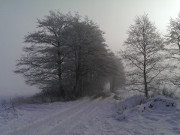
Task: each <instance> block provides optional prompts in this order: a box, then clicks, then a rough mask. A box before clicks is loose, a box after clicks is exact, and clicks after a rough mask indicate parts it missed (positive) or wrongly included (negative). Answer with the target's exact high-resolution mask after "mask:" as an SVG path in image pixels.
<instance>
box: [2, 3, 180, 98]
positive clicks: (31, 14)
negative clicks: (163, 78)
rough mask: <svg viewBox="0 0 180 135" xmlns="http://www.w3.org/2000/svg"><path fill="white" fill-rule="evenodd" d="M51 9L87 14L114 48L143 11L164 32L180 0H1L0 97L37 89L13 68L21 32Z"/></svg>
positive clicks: (116, 48) (20, 42)
mask: <svg viewBox="0 0 180 135" xmlns="http://www.w3.org/2000/svg"><path fill="white" fill-rule="evenodd" d="M50 10H58V11H60V12H62V13H67V12H68V11H71V12H76V11H77V12H79V14H80V15H82V16H88V17H89V18H90V19H92V20H93V21H94V22H95V23H97V24H98V25H99V26H100V28H101V29H102V30H103V31H104V32H105V35H104V36H105V39H106V42H107V44H108V45H109V48H110V49H112V50H113V51H114V52H116V51H118V50H120V49H121V46H122V43H123V41H124V40H125V39H126V37H127V35H126V33H127V30H128V27H129V26H130V25H131V24H133V23H134V19H135V17H136V16H139V15H143V14H144V13H147V14H148V15H149V18H150V20H151V21H152V22H153V23H154V24H155V25H156V27H157V28H158V30H159V32H160V33H162V34H165V33H166V29H167V25H168V23H169V19H170V17H172V18H176V17H177V15H178V13H179V11H180V0H0V97H1V96H4V95H11V96H12V95H25V94H26V95H27V94H32V93H34V92H36V91H37V88H35V87H28V86H27V85H25V83H24V78H23V77H22V76H19V75H15V74H14V73H13V72H12V71H13V70H14V69H15V64H16V60H17V59H18V58H19V57H20V55H21V54H22V47H23V46H24V45H25V44H24V43H23V38H24V36H25V35H26V34H27V33H28V32H32V31H34V30H35V28H36V22H37V18H40V19H41V18H43V16H45V15H48V13H49V11H50Z"/></svg>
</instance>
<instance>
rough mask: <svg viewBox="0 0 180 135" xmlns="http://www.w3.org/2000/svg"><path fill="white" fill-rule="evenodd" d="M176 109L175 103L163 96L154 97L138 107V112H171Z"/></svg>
mask: <svg viewBox="0 0 180 135" xmlns="http://www.w3.org/2000/svg"><path fill="white" fill-rule="evenodd" d="M175 107H176V101H175V100H173V99H172V98H168V97H165V96H155V97H153V98H150V99H148V100H147V101H146V103H145V104H143V105H141V106H139V107H138V108H139V109H138V110H140V111H142V112H144V111H172V110H174V109H175Z"/></svg>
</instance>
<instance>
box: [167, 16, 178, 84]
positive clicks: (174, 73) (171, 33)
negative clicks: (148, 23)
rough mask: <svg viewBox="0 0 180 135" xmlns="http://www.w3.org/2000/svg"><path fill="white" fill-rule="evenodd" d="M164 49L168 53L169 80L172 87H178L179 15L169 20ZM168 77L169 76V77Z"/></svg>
mask: <svg viewBox="0 0 180 135" xmlns="http://www.w3.org/2000/svg"><path fill="white" fill-rule="evenodd" d="M165 37H166V43H167V45H166V49H167V52H168V53H169V55H168V59H169V61H170V62H169V63H170V66H169V68H170V71H171V73H170V75H171V77H170V80H171V82H172V83H173V84H174V85H177V86H180V83H179V79H180V74H179V68H180V65H179V61H180V13H179V14H178V17H177V18H175V19H172V18H171V19H170V23H169V26H168V29H167V34H166V36H165ZM170 75H169V76H170Z"/></svg>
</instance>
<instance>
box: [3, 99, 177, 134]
mask: <svg viewBox="0 0 180 135" xmlns="http://www.w3.org/2000/svg"><path fill="white" fill-rule="evenodd" d="M115 106H116V103H115V101H113V100H111V99H94V100H92V99H81V100H78V101H73V102H67V103H52V104H45V105H25V106H21V107H19V108H18V109H17V111H18V113H19V114H21V116H19V117H18V118H14V119H11V120H6V121H2V120H1V121H0V132H1V135H178V134H180V110H177V111H175V112H172V113H168V114H165V113H157V112H144V113H137V112H133V113H132V114H130V115H129V116H128V118H127V119H125V120H121V121H119V120H117V119H115V117H114V115H115Z"/></svg>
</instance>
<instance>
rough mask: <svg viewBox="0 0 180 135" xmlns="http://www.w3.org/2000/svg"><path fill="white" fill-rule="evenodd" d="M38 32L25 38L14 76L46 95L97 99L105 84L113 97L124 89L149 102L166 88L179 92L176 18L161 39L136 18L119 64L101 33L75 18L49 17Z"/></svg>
mask: <svg viewBox="0 0 180 135" xmlns="http://www.w3.org/2000/svg"><path fill="white" fill-rule="evenodd" d="M37 29H38V30H37V31H35V32H32V33H29V34H28V35H27V36H26V37H25V43H27V44H28V46H26V47H24V49H23V52H24V54H23V55H22V56H21V58H20V59H19V60H18V63H17V69H16V70H15V72H16V73H19V74H22V75H23V76H24V77H25V78H26V83H27V84H30V85H36V86H38V87H39V88H40V89H41V90H42V93H43V94H45V95H48V96H52V97H62V98H70V99H72V98H74V97H81V96H85V95H95V94H98V93H101V92H102V91H103V90H104V88H105V85H106V84H110V90H111V91H112V92H114V91H115V90H117V89H118V88H121V87H122V86H124V85H125V84H126V85H125V86H126V88H127V90H137V91H139V92H142V93H144V94H145V96H146V97H148V96H150V95H152V94H154V93H159V94H162V92H166V91H163V90H164V86H165V85H168V86H172V85H173V86H180V83H179V79H180V75H178V73H179V68H178V63H179V60H180V57H179V56H180V15H179V16H178V18H177V19H171V20H170V24H169V26H168V32H167V34H166V35H165V36H162V35H161V34H160V33H159V32H158V30H157V29H156V27H155V25H154V24H153V23H152V22H151V21H150V20H149V18H148V15H146V14H145V15H143V16H139V17H136V19H135V23H134V24H133V25H131V26H130V28H129V30H128V38H127V39H126V41H125V42H124V46H125V50H123V51H120V53H119V54H120V56H122V57H121V58H122V60H121V59H120V58H118V57H117V56H116V55H115V54H114V53H113V52H111V51H110V50H109V49H108V48H107V45H106V44H105V39H104V38H103V34H104V33H103V32H102V31H101V30H100V28H99V27H98V26H97V25H96V24H95V23H94V22H93V21H91V20H89V19H88V18H87V17H85V18H83V17H81V16H80V15H79V14H75V15H72V14H71V13H68V14H62V13H60V12H53V11H50V14H49V15H48V16H46V17H44V19H41V20H38V22H37ZM122 61H123V63H122ZM123 64H124V65H125V69H126V71H125V70H124V68H123ZM166 94H167V93H166Z"/></svg>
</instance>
